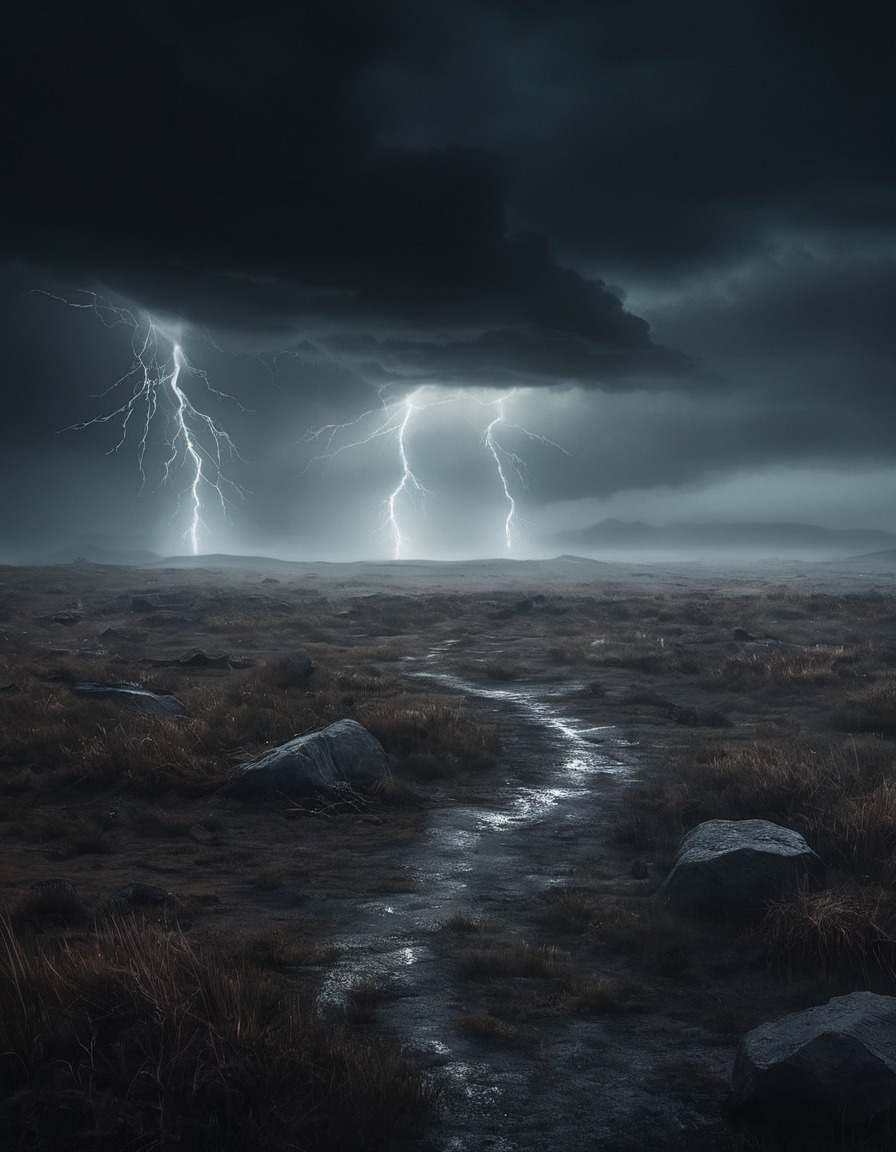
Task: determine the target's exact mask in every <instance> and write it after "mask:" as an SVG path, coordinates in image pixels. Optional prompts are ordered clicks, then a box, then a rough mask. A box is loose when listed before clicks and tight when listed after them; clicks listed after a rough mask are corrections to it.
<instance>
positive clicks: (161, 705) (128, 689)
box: [72, 680, 189, 716]
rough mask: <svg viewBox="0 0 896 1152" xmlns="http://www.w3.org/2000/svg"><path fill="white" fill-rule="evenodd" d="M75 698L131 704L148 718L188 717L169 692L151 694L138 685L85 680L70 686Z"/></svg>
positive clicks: (183, 707) (184, 709)
mask: <svg viewBox="0 0 896 1152" xmlns="http://www.w3.org/2000/svg"><path fill="white" fill-rule="evenodd" d="M72 691H73V692H74V693H75V695H76V696H93V697H94V698H96V699H100V700H120V701H122V702H123V703H126V704H132V705H134V707H136V708H139V709H140V711H141V712H146V713H148V714H149V715H150V716H189V710H188V709H187V706H186V704H184V703H183V701H181V700H178V698H177V697H176V696H174V695H172V694H171V693H169V692H153V691H152V690H151V689H149V688H142V687H141V686H140V685H139V684H128V683H122V684H99V683H96V682H94V681H92V680H85V681H82V682H81V683H79V684H73V685H72Z"/></svg>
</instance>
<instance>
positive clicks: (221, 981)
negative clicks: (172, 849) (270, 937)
mask: <svg viewBox="0 0 896 1152" xmlns="http://www.w3.org/2000/svg"><path fill="white" fill-rule="evenodd" d="M0 982H2V984H3V986H4V989H5V992H4V996H3V998H2V1001H0V1124H2V1126H3V1129H4V1130H5V1132H6V1133H7V1139H8V1140H9V1141H10V1144H9V1146H10V1147H17V1148H20V1149H46V1148H53V1149H60V1150H66V1149H72V1150H74V1149H82V1148H86V1147H90V1148H91V1149H98V1150H109V1152H111V1150H112V1149H115V1150H116V1152H117V1150H119V1149H121V1148H123V1147H127V1148H129V1149H132V1150H134V1152H139V1150H144V1149H149V1148H153V1149H169V1148H172V1149H173V1148H181V1147H189V1148H191V1149H196V1150H197V1152H207V1150H208V1152H211V1150H215V1152H219V1150H220V1152H226V1150H229V1149H233V1150H234V1152H236V1150H237V1149H245V1148H248V1147H252V1148H255V1149H259V1150H263V1152H278V1150H284V1152H285V1150H286V1149H287V1148H296V1147H300V1148H302V1149H303V1150H305V1152H324V1150H327V1152H340V1150H345V1152H349V1150H352V1152H356V1150H360V1149H363V1148H368V1147H372V1146H375V1145H378V1144H383V1143H387V1142H389V1141H391V1140H394V1139H397V1138H400V1137H403V1136H406V1135H408V1134H409V1133H412V1132H414V1131H415V1130H416V1129H417V1128H418V1126H419V1125H420V1124H421V1123H422V1122H423V1121H424V1120H425V1119H426V1118H427V1117H428V1116H430V1115H431V1114H432V1113H433V1111H434V1110H435V1108H436V1106H437V1099H436V1092H435V1090H434V1089H433V1088H431V1087H430V1086H429V1085H428V1084H427V1083H426V1082H425V1081H424V1080H423V1079H422V1078H421V1077H420V1075H419V1074H418V1073H417V1071H416V1069H415V1068H414V1067H413V1065H412V1064H411V1062H410V1060H409V1059H408V1058H407V1056H406V1055H405V1054H404V1053H403V1052H402V1051H401V1050H400V1048H398V1047H397V1046H396V1045H395V1044H394V1043H392V1042H390V1041H388V1040H387V1039H384V1038H382V1037H376V1036H363V1037H362V1036H358V1035H356V1034H353V1033H351V1032H350V1031H349V1030H347V1029H346V1028H345V1027H344V1026H343V1025H341V1024H338V1023H334V1022H331V1021H325V1020H322V1019H321V1018H320V1017H319V1016H317V1015H316V1014H315V1011H314V1008H313V1005H312V1004H311V1002H310V1000H309V999H308V997H307V996H306V995H303V994H302V992H301V991H300V990H299V989H297V988H296V987H295V986H294V985H292V984H290V983H289V982H288V981H286V980H280V981H278V980H276V979H275V978H273V977H271V976H269V975H266V974H264V973H261V972H259V971H258V970H255V969H252V968H248V967H245V966H240V965H238V964H235V963H233V962H230V961H225V960H224V959H222V958H221V957H220V956H217V955H215V954H213V953H211V952H209V951H207V950H204V949H202V948H201V947H200V946H197V945H194V944H192V943H191V942H190V941H188V940H187V939H186V938H185V937H184V936H183V935H182V934H179V933H176V932H175V933H171V932H163V931H160V930H158V929H156V928H154V927H153V926H151V925H146V924H144V923H142V922H140V921H125V920H113V921H111V922H108V923H107V924H106V925H105V926H104V927H103V928H101V929H99V930H97V931H96V932H95V933H85V934H83V935H81V936H79V937H77V938H72V939H69V940H61V939H59V938H54V937H51V936H47V937H42V938H38V937H33V936H31V935H29V934H26V933H23V934H21V935H18V934H17V933H16V931H15V930H14V929H13V927H12V926H11V924H10V922H9V920H8V919H7V918H6V917H5V916H0Z"/></svg>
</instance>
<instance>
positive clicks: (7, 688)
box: [0, 684, 22, 696]
mask: <svg viewBox="0 0 896 1152" xmlns="http://www.w3.org/2000/svg"><path fill="white" fill-rule="evenodd" d="M21 691H22V689H21V688H20V687H19V686H18V684H0V696H18V695H19V694H20V693H21Z"/></svg>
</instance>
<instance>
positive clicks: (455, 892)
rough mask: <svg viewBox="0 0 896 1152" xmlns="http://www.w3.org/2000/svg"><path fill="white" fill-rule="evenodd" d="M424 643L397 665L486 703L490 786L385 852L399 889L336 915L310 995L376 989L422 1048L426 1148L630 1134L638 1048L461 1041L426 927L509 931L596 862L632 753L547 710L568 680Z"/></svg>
mask: <svg viewBox="0 0 896 1152" xmlns="http://www.w3.org/2000/svg"><path fill="white" fill-rule="evenodd" d="M439 655H440V653H438V652H435V653H432V654H431V655H430V656H429V657H428V658H427V659H426V660H425V661H421V662H419V663H421V664H422V665H423V667H421V668H420V670H419V671H417V672H413V673H411V674H412V675H417V676H421V677H426V678H428V679H431V680H433V681H435V682H436V683H438V684H439V685H440V686H443V687H445V688H449V689H452V690H454V691H457V692H460V693H463V694H464V695H465V696H466V697H468V698H472V699H476V700H478V701H480V705H481V707H483V708H484V709H485V710H486V711H487V713H490V714H491V716H492V718H493V719H494V721H495V723H496V724H497V725H498V727H499V729H500V735H501V740H502V747H503V752H502V757H501V763H500V776H499V784H498V787H497V789H496V792H495V794H494V797H493V800H492V802H491V803H490V805H489V806H488V807H485V806H481V805H475V804H468V803H463V802H454V801H452V800H451V799H449V798H446V799H443V800H442V801H441V802H439V803H437V804H436V805H435V806H434V807H433V809H432V810H431V811H430V820H429V825H428V827H427V829H426V831H425V832H424V834H423V835H422V836H421V838H420V840H419V841H418V842H417V843H416V844H415V845H413V846H412V847H411V848H409V849H407V850H406V851H405V853H404V856H403V859H402V860H401V861H400V863H401V864H402V866H403V868H404V869H405V871H406V874H407V876H408V879H409V880H410V881H411V882H412V884H413V891H411V892H408V893H400V894H395V895H389V896H387V897H383V898H376V899H371V900H369V901H366V902H364V903H362V904H360V905H355V906H354V907H353V909H352V922H351V926H350V927H347V928H346V930H345V931H344V932H342V933H340V934H337V935H335V936H334V938H333V942H334V943H335V944H336V946H337V947H338V948H339V950H340V954H341V959H340V960H339V961H338V962H337V963H336V964H335V966H334V967H333V968H332V969H331V970H330V971H329V973H328V974H327V976H326V978H325V980H324V982H323V984H322V987H321V989H320V993H319V999H320V1003H321V1006H322V1008H324V1009H326V1008H327V1007H328V1006H330V1007H338V1006H340V1005H341V1004H343V1003H344V1002H345V999H346V996H347V993H348V991H349V990H350V989H351V987H352V986H353V985H356V984H358V983H360V982H362V981H368V980H369V981H373V982H374V983H375V984H376V985H377V986H378V988H379V989H380V992H381V996H380V1000H381V1007H380V1009H379V1011H378V1016H379V1018H380V1019H381V1020H382V1022H383V1023H384V1024H385V1025H386V1026H387V1027H389V1028H391V1029H393V1030H394V1031H395V1032H396V1033H397V1034H398V1035H399V1036H400V1038H401V1039H402V1040H403V1042H404V1043H405V1044H407V1045H408V1046H409V1047H411V1048H413V1049H415V1050H416V1051H418V1052H421V1053H422V1054H423V1056H424V1060H425V1062H426V1064H427V1065H428V1066H429V1068H430V1069H431V1072H430V1074H431V1075H433V1076H436V1077H438V1079H439V1082H440V1083H441V1084H442V1086H443V1087H444V1088H445V1093H446V1101H447V1104H446V1110H445V1116H444V1120H443V1123H442V1125H441V1126H440V1128H439V1129H437V1130H436V1132H435V1133H434V1135H433V1137H432V1139H431V1141H429V1142H428V1143H427V1145H426V1146H427V1147H428V1148H432V1149H436V1150H438V1152H472V1149H479V1148H485V1147H487V1148H489V1149H490V1150H492V1152H494V1150H496V1149H498V1150H501V1152H530V1150H531V1152H534V1150H535V1149H538V1150H539V1152H541V1150H542V1149H544V1148H545V1147H548V1146H556V1147H563V1148H564V1149H566V1150H568V1152H577V1150H579V1149H583V1150H584V1149H586V1148H587V1149H589V1150H590V1149H594V1148H598V1147H611V1146H614V1147H615V1145H609V1144H604V1143H601V1142H600V1139H598V1136H599V1131H600V1130H603V1131H604V1132H605V1133H606V1134H607V1138H615V1137H616V1136H618V1134H619V1131H620V1125H622V1126H623V1127H624V1126H625V1125H626V1124H627V1123H628V1122H629V1120H628V1119H627V1118H630V1123H631V1125H632V1131H634V1132H636V1133H637V1132H640V1131H643V1130H642V1129H641V1127H640V1125H641V1123H642V1119H643V1116H644V1114H645V1110H646V1112H647V1113H648V1114H649V1113H650V1112H655V1111H656V1108H657V1104H656V1099H655V1098H654V1097H652V1096H651V1094H650V1092H649V1090H648V1089H646V1088H645V1087H643V1086H639V1085H643V1084H644V1083H646V1082H647V1081H648V1080H649V1075H648V1073H649V1069H648V1068H647V1067H646V1066H645V1065H644V1059H645V1054H643V1053H642V1054H640V1055H639V1054H638V1053H631V1054H628V1055H627V1056H626V1058H625V1060H624V1061H622V1062H621V1063H619V1066H618V1067H617V1066H616V1065H617V1063H618V1058H617V1057H616V1056H614V1055H612V1054H611V1053H610V1052H609V1051H608V1049H607V1040H606V1037H605V1031H606V1028H607V1024H606V1023H604V1022H603V1021H601V1020H597V1019H594V1020H570V1021H566V1022H565V1023H564V1024H563V1026H562V1027H561V1029H559V1030H558V1034H557V1035H556V1036H553V1038H552V1039H547V1038H546V1040H545V1042H544V1043H543V1044H542V1045H541V1046H539V1047H537V1048H536V1049H535V1050H534V1051H533V1052H528V1051H527V1052H522V1053H521V1052H517V1051H515V1050H509V1049H507V1048H506V1047H505V1048H487V1047H484V1046H482V1045H479V1044H476V1043H474V1042H472V1041H470V1040H467V1039H466V1038H465V1037H463V1036H462V1035H461V1034H460V1033H458V1032H457V1031H456V1030H455V1021H456V1020H457V1018H458V1016H460V1015H462V1014H463V1007H462V1003H461V997H460V996H459V995H458V994H457V992H456V991H455V981H456V979H457V975H456V972H455V967H454V961H453V960H452V959H451V958H450V956H448V955H447V954H446V953H447V951H448V947H447V944H448V943H450V941H449V942H446V937H447V936H448V934H447V933H443V932H440V931H439V925H440V922H442V921H444V920H446V919H447V918H448V917H449V916H451V915H452V914H454V913H463V914H466V915H473V916H476V917H481V918H484V919H494V920H498V921H501V922H502V923H503V924H504V926H505V930H506V933H507V934H508V935H511V936H512V935H517V934H518V931H519V927H518V925H515V924H514V923H513V922H512V920H511V919H510V917H511V916H512V915H513V912H512V908H513V907H516V908H517V909H518V908H519V906H520V903H521V901H522V902H524V905H525V906H526V907H531V906H532V905H534V904H535V902H536V901H537V900H538V898H539V896H540V895H541V894H543V893H544V892H545V891H546V890H548V889H549V888H551V887H552V886H556V885H558V884H563V883H564V882H566V881H567V880H568V879H569V878H570V876H572V875H573V874H574V872H575V870H576V868H577V866H579V865H580V864H587V863H588V862H590V861H594V860H597V859H599V857H600V855H601V852H602V843H603V841H604V839H605V836H606V815H607V806H608V804H609V805H610V806H612V798H613V796H614V794H616V795H618V791H619V788H620V785H622V784H623V783H624V782H625V781H626V780H627V779H629V778H630V776H631V775H632V772H633V770H634V767H635V764H634V762H633V757H634V753H633V752H632V751H631V750H630V745H629V744H628V742H627V741H624V740H623V739H622V738H621V734H619V738H617V733H616V731H615V729H614V728H613V727H612V726H606V727H597V728H595V727H586V726H583V725H579V724H577V723H576V721H575V720H573V719H570V718H568V717H566V716H565V715H564V714H563V713H562V712H561V711H560V709H559V707H558V705H559V702H560V699H561V698H565V697H567V696H568V694H569V691H570V685H569V684H568V683H567V684H565V685H563V686H562V688H561V687H560V686H552V685H549V684H536V685H518V684H515V685H514V686H513V687H507V686H501V687H491V686H484V685H482V684H476V683H473V682H471V681H466V680H464V679H462V678H460V677H458V676H455V675H453V674H451V673H446V672H441V671H438V670H436V668H437V664H436V662H437V660H438V658H439ZM433 665H436V667H433ZM408 671H409V670H408V669H407V667H405V672H406V673H407V672H408ZM597 741H599V742H597ZM343 915H344V911H343ZM517 915H519V913H518V912H517ZM596 1052H597V1053H599V1054H596ZM639 1065H640V1066H639ZM595 1075H597V1076H598V1077H599V1081H600V1083H599V1084H598V1083H596V1082H595ZM607 1092H610V1093H611V1097H612V1099H613V1100H614V1103H613V1107H611V1108H608V1106H607V1098H606V1094H607ZM620 1110H621V1111H620ZM667 1111H668V1109H667ZM665 1122H667V1123H668V1122H672V1123H673V1125H674V1126H676V1127H677V1126H681V1128H682V1131H683V1132H684V1131H690V1132H691V1133H693V1132H694V1130H695V1129H698V1128H700V1127H701V1126H703V1124H705V1120H703V1119H702V1118H699V1117H696V1116H694V1117H684V1118H681V1119H680V1120H675V1119H672V1120H671V1121H670V1117H669V1116H668V1115H665ZM611 1134H615V1135H611ZM596 1141H597V1142H596ZM634 1146H637V1145H634Z"/></svg>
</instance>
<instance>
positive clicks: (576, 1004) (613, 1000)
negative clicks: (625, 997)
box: [571, 976, 623, 1016]
mask: <svg viewBox="0 0 896 1152" xmlns="http://www.w3.org/2000/svg"><path fill="white" fill-rule="evenodd" d="M571 991H572V996H573V1001H572V1007H573V1010H574V1011H575V1012H581V1013H585V1014H591V1015H595V1016H604V1015H606V1014H607V1013H609V1012H618V1011H619V1010H620V1009H621V1008H622V1007H623V1002H622V996H621V994H620V992H619V986H618V985H617V984H616V982H615V981H614V980H608V979H607V978H606V977H605V976H591V977H587V978H585V979H581V980H579V981H577V982H576V983H575V984H574V985H573V987H572V989H571Z"/></svg>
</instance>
